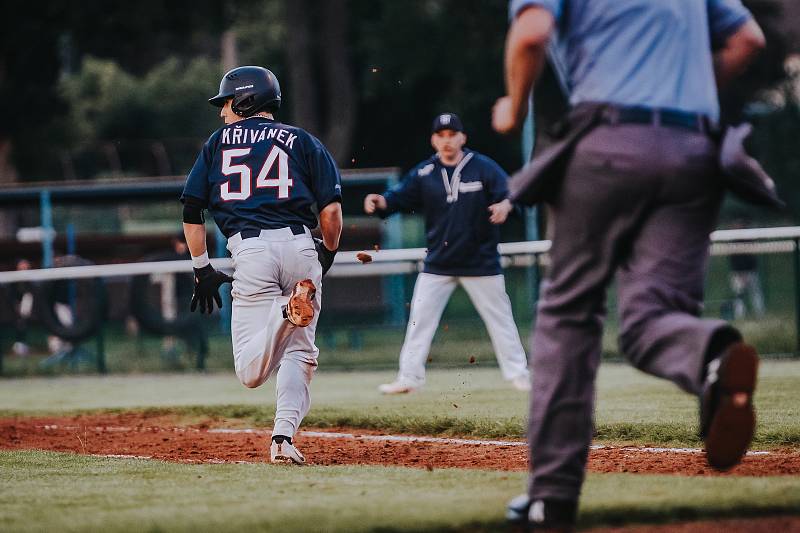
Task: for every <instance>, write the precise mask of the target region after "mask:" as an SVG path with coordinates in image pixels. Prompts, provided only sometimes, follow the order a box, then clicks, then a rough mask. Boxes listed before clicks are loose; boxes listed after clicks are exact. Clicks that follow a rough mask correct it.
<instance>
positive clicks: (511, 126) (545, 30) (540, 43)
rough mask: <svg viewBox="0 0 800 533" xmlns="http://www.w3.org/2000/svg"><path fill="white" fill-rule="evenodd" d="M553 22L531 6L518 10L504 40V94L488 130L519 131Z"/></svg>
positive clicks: (542, 61) (541, 64)
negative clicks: (519, 11)
mask: <svg viewBox="0 0 800 533" xmlns="http://www.w3.org/2000/svg"><path fill="white" fill-rule="evenodd" d="M554 26H555V20H554V19H553V15H552V14H551V13H550V11H548V10H547V9H545V8H543V7H538V6H532V7H529V8H527V9H525V10H524V11H522V12H521V13H520V14H519V15H518V16H517V18H516V19H514V22H513V23H512V25H511V29H510V30H509V31H508V38H507V39H506V54H505V70H506V92H507V96H504V97H502V98H500V99H499V100H497V103H495V105H494V109H493V112H492V127H493V128H494V130H495V131H496V132H498V133H509V132H512V131H514V130H517V129H519V127H520V126H521V125H522V122H523V121H524V120H525V116H526V115H527V113H528V95H529V94H530V92H531V88H532V87H533V84H534V82H535V81H536V79H537V78H538V77H539V75H540V74H541V73H542V69H543V68H544V64H545V59H546V52H547V43H548V42H549V41H550V35H551V34H552V33H553V28H554Z"/></svg>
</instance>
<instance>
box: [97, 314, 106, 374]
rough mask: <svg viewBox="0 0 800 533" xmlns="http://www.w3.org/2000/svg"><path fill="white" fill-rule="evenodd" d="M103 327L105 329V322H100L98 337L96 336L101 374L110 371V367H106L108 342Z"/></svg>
mask: <svg viewBox="0 0 800 533" xmlns="http://www.w3.org/2000/svg"><path fill="white" fill-rule="evenodd" d="M103 329H105V326H104V324H100V328H99V329H98V330H97V337H95V342H96V345H95V349H96V350H97V371H98V372H99V373H100V374H105V373H107V372H108V368H107V367H106V343H105V335H104V333H103Z"/></svg>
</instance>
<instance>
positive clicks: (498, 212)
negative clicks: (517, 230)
mask: <svg viewBox="0 0 800 533" xmlns="http://www.w3.org/2000/svg"><path fill="white" fill-rule="evenodd" d="M488 209H489V222H491V223H492V224H502V223H504V222H505V221H506V219H507V218H508V214H509V213H511V210H512V209H514V206H513V205H512V204H511V200H509V199H508V198H506V199H505V200H503V201H501V202H497V203H496V204H492V205H490V206H489V208H488Z"/></svg>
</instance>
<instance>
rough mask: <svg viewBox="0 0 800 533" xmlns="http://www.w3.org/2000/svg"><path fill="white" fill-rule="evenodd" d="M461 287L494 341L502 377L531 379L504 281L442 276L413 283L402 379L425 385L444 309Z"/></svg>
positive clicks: (424, 275)
mask: <svg viewBox="0 0 800 533" xmlns="http://www.w3.org/2000/svg"><path fill="white" fill-rule="evenodd" d="M459 283H460V284H461V286H462V287H464V290H466V291H467V294H468V295H469V298H470V300H472V304H473V305H474V306H475V308H476V309H477V310H478V314H479V315H480V316H481V318H482V319H483V323H484V324H485V325H486V329H487V330H488V332H489V337H490V338H491V340H492V347H493V348H494V353H495V356H496V357H497V362H498V364H499V365H500V371H501V372H502V374H503V378H504V379H507V380H512V379H514V378H517V377H520V376H528V358H527V356H526V355H525V350H524V349H523V348H522V342H521V341H520V338H519V331H517V326H516V324H514V317H513V315H512V314H511V300H509V298H508V294H506V287H505V278H504V277H503V275H502V274H498V275H496V276H441V275H438V274H427V273H424V272H423V273H421V274H420V275H419V276H418V277H417V282H416V283H415V284H414V297H413V299H412V300H411V314H410V316H409V318H408V328H407V329H406V338H405V341H404V342H403V348H402V349H401V350H400V373H399V376H398V377H399V378H400V379H402V380H406V381H408V382H409V383H411V384H414V385H415V386H421V385H422V384H424V383H425V363H426V362H427V359H428V353H429V352H430V349H431V342H432V341H433V336H434V334H435V333H436V328H437V327H438V326H439V320H440V319H441V318H442V312H444V308H445V306H447V302H448V300H449V299H450V295H451V294H453V291H454V290H455V288H456V286H457V285H458V284H459Z"/></svg>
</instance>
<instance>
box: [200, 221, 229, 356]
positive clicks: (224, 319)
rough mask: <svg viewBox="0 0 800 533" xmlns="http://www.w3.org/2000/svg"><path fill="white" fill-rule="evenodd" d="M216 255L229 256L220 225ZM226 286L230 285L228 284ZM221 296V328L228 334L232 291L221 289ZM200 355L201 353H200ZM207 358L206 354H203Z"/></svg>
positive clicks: (226, 241) (226, 240)
mask: <svg viewBox="0 0 800 533" xmlns="http://www.w3.org/2000/svg"><path fill="white" fill-rule="evenodd" d="M216 231H217V234H216V237H217V238H216V239H215V240H216V243H217V244H216V253H215V256H216V257H225V256H227V252H228V248H227V246H228V239H226V238H225V235H223V234H222V232H221V231H220V229H219V227H217V228H216ZM225 287H228V285H227V284H226V285H225ZM220 296H221V297H222V309H220V310H219V330H220V331H221V332H222V333H224V334H228V333H230V332H231V312H232V310H233V308H232V307H231V306H232V302H231V293H230V291H228V290H220ZM198 357H199V354H198ZM203 358H204V359H205V356H203Z"/></svg>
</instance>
